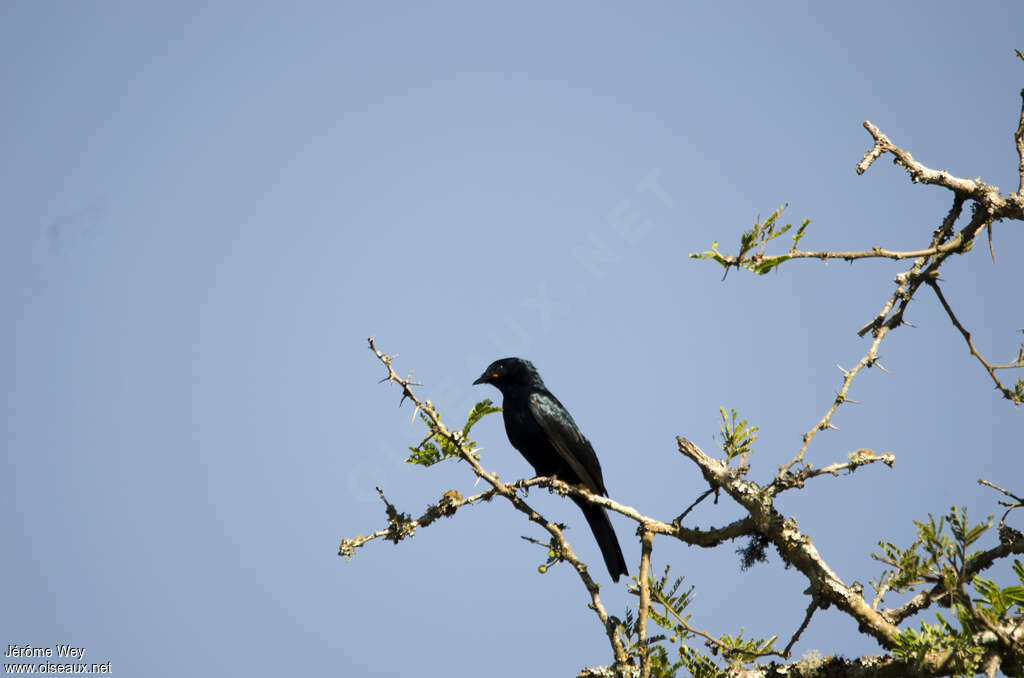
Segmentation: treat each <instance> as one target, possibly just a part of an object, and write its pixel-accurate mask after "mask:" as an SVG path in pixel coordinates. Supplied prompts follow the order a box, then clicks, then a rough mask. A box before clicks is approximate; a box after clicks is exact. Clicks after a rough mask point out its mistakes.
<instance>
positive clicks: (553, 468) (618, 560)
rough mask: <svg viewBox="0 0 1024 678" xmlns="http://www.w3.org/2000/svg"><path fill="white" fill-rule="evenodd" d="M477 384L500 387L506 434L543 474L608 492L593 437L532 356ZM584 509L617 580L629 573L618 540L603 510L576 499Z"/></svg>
mask: <svg viewBox="0 0 1024 678" xmlns="http://www.w3.org/2000/svg"><path fill="white" fill-rule="evenodd" d="M473 383H474V384H491V385H492V386H494V387H496V388H497V389H498V390H499V391H501V395H502V397H503V402H502V416H503V417H504V419H505V432H506V433H507V434H508V439H509V442H511V443H512V446H513V447H514V448H516V449H517V450H519V452H520V453H521V454H522V455H523V456H524V457H525V458H526V461H528V462H530V465H531V466H533V468H534V470H535V471H536V472H537V475H539V476H557V477H558V478H559V479H560V480H563V481H565V482H567V483H572V484H575V485H583V486H584V487H586V488H587V489H588V490H590V491H591V492H593V493H595V494H601V495H604V496H608V492H607V490H606V489H605V486H604V478H603V477H602V476H601V464H600V462H598V460H597V455H596V454H595V453H594V448H593V447H592V446H591V445H590V441H589V440H587V439H586V437H585V436H584V435H583V434H582V433H580V430H579V428H578V427H577V426H576V422H574V421H573V419H572V416H571V415H570V414H569V412H568V411H567V410H566V409H565V407H563V406H562V403H560V402H558V398H556V397H555V396H553V395H552V394H551V392H550V391H548V390H547V388H546V387H545V386H544V382H543V380H541V378H540V374H538V373H537V370H536V369H535V368H534V366H533V364H532V363H530V362H529V361H528V360H522V359H521V358H503V359H501V360H496V361H494V362H493V363H491V364H490V366H488V368H487V369H486V370H484V373H483V374H482V375H480V378H479V379H477V380H476V381H474V382H473ZM572 500H573V501H574V502H576V505H577V506H579V507H580V509H581V510H582V511H583V516H584V517H585V518H586V519H587V523H588V524H589V525H590V529H591V531H592V532H593V533H594V538H595V539H596V540H597V545H598V546H599V547H600V548H601V555H602V556H603V557H604V563H605V565H606V566H607V567H608V574H610V575H611V576H612V579H613V580H615V581H618V580H619V576H620V575H623V574H629V573H628V572H627V571H626V561H625V559H624V558H623V557H622V549H621V548H620V547H619V540H618V538H617V537H616V536H615V530H614V529H613V528H612V524H611V521H610V520H608V514H607V512H606V511H605V510H604V508H602V507H600V506H593V505H591V504H588V503H587V502H585V501H582V500H580V499H577V498H575V497H572Z"/></svg>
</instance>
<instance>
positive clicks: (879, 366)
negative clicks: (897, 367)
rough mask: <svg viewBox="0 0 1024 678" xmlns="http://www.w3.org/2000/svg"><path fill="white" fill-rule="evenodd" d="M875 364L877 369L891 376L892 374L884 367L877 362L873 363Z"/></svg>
mask: <svg viewBox="0 0 1024 678" xmlns="http://www.w3.org/2000/svg"><path fill="white" fill-rule="evenodd" d="M875 364H876V365H878V369H880V370H882V371H883V372H885V373H886V374H892V372H890V371H889V370H887V369H885V366H884V365H883V364H882V363H880V362H878V361H877V360H876V361H875Z"/></svg>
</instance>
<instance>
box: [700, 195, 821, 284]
mask: <svg viewBox="0 0 1024 678" xmlns="http://www.w3.org/2000/svg"><path fill="white" fill-rule="evenodd" d="M787 207H789V204H788V203H787V204H785V205H782V206H781V207H779V208H778V209H777V210H775V211H774V212H772V213H771V215H769V217H768V218H767V219H765V220H764V221H761V215H758V216H757V219H756V220H755V221H754V225H753V226H751V227H750V229H749V230H746V231H743V233H741V234H740V247H739V252H738V253H737V254H736V256H735V257H730V256H728V255H725V254H722V253H721V252H719V251H718V241H715V242H713V243H711V249H710V250H706V251H704V252H694V253H692V254H690V258H691V259H711V260H713V261H716V262H718V264H719V265H721V266H722V267H723V268H725V271H726V273H728V272H729V267H730V266H736V267H740V266H742V267H743V268H745V269H747V270H748V271H752V272H754V273H757V274H758V275H764V274H765V273H768V272H769V271H771V270H772V269H774V268H776V267H778V266H780V265H781V264H782V263H783V262H786V261H789V259H790V258H791V256H790V255H791V253H793V252H795V251H796V249H797V246H798V245H799V244H800V241H801V240H802V239H803V237H804V235H805V233H806V231H807V226H808V225H809V224H810V223H811V220H810V219H803V220H802V221H801V222H800V227H799V228H798V229H797V231H796V233H794V234H793V235H792V238H793V247H792V249H791V250H790V253H789V254H779V255H775V256H765V254H764V251H765V247H766V246H767V245H768V243H769V242H771V241H772V240H774V239H775V238H778V237H779V236H781V235H782V234H783V233H786V232H788V231H789V230H790V229H792V228H793V224H786V225H785V226H778V225H777V222H778V220H779V217H781V216H782V213H783V211H785V209H786V208H787ZM754 249H756V250H757V251H756V252H754V253H753V254H751V251H753V250H754Z"/></svg>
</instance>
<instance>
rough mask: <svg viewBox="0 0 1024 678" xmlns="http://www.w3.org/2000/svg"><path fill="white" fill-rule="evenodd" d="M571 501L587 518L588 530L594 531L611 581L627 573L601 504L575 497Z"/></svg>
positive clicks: (624, 562) (620, 549)
mask: <svg viewBox="0 0 1024 678" xmlns="http://www.w3.org/2000/svg"><path fill="white" fill-rule="evenodd" d="M573 501H575V502H576V505H577V506H579V507H580V510H582V511H583V517H585V518H586V519H587V523H588V524H589V525H590V530H591V531H592V532H593V533H594V539H596V540H597V545H598V547H599V548H600V549H601V555H602V556H603V557H604V564H605V566H606V567H607V568H608V574H610V575H611V576H612V580H613V581H616V582H617V581H619V575H623V574H625V575H628V574H629V572H628V571H627V570H626V559H625V558H623V557H622V548H620V547H619V539H618V537H616V536H615V529H614V528H613V527H612V522H611V521H610V520H609V519H608V513H607V512H606V511H605V510H604V508H603V507H601V506H594V505H593V504H588V503H586V502H585V501H582V500H578V499H576V498H575V497H574V498H573Z"/></svg>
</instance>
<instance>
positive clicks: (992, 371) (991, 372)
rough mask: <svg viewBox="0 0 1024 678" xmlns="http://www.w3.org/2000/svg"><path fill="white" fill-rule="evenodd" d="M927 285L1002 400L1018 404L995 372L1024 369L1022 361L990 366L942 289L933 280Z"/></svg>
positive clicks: (1015, 396)
mask: <svg viewBox="0 0 1024 678" xmlns="http://www.w3.org/2000/svg"><path fill="white" fill-rule="evenodd" d="M928 285H929V286H930V287H931V288H932V290H933V291H934V292H935V296H937V297H938V298H939V303H941V304H942V308H944V309H945V310H946V315H948V316H949V319H950V320H951V321H952V322H953V326H954V327H956V328H957V329H958V330H960V334H962V335H963V337H964V341H966V342H967V348H968V349H970V351H971V355H973V356H974V357H975V358H977V359H978V362H980V363H981V364H982V365H983V366H984V367H985V371H986V372H988V374H989V376H990V377H992V381H994V382H995V384H996V388H997V389H999V391H1000V392H1001V393H1002V394H1003V397H1004V398H1006V399H1007V400H1012V401H1013V402H1014V403H1017V404H1020V400H1019V398H1018V397H1017V394H1016V393H1014V392H1013V390H1012V389H1009V388H1006V387H1005V386H1003V383H1002V382H1001V381H999V377H997V376H996V370H1008V369H1012V368H1017V367H1024V360H1018V361H1016V362H1012V363H1010V364H1008V365H992V364H991V363H989V361H987V360H985V358H984V357H983V356H982V355H981V354H980V353H978V349H976V348H975V347H974V342H973V341H972V340H971V333H970V332H968V331H967V329H966V328H964V326H963V325H961V324H960V321H959V320H957V317H956V314H955V313H953V309H952V308H950V306H949V302H947V301H946V297H945V295H944V294H942V289H941V288H940V287H939V283H938V282H937V281H935V280H934V279H929V280H928Z"/></svg>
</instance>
